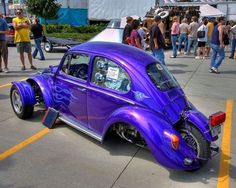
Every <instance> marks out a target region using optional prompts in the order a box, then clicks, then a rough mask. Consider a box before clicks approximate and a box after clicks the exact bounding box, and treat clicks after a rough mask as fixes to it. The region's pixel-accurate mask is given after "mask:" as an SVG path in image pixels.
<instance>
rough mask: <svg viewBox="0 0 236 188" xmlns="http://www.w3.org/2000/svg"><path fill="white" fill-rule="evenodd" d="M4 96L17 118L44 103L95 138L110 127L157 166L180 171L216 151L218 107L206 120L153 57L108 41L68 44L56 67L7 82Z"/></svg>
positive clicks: (221, 116)
mask: <svg viewBox="0 0 236 188" xmlns="http://www.w3.org/2000/svg"><path fill="white" fill-rule="evenodd" d="M10 98H11V104H12V108H13V110H14V112H15V113H16V115H17V116H18V117H19V118H21V119H26V118H29V117H31V116H32V113H33V109H34V105H35V104H36V103H44V105H45V106H46V108H48V109H54V110H55V111H57V112H58V113H59V119H60V120H62V121H64V122H65V123H67V124H68V125H70V126H72V127H74V128H76V129H78V130H80V131H82V132H84V133H86V134H88V135H90V136H91V137H93V138H95V139H97V140H99V141H100V142H103V141H104V138H105V137H106V135H108V134H109V133H110V132H115V133H117V134H118V135H119V136H120V137H122V138H123V139H125V140H127V141H129V142H132V143H134V144H136V145H138V146H141V147H146V146H147V147H148V148H149V149H150V151H151V153H152V154H153V156H154V157H155V159H156V160H157V161H158V162H159V163H160V164H162V165H163V166H165V167H168V168H173V169H182V170H193V169H198V168H200V167H201V166H202V165H203V164H205V163H206V162H207V161H208V160H209V159H210V158H211V156H212V154H213V151H217V149H218V147H213V142H214V141H216V140H217V139H218V135H219V132H220V127H221V123H222V122H223V121H224V116H225V114H224V113H218V114H217V115H213V116H212V117H211V118H210V119H211V121H209V119H208V118H206V117H205V116H204V115H203V114H202V113H201V112H199V111H198V110H197V109H196V108H195V107H194V106H193V104H191V103H190V102H189V101H188V100H187V98H186V96H185V94H184V92H183V90H182V89H181V87H180V86H179V84H178V82H177V81H176V79H175V78H174V77H173V75H172V74H170V73H169V71H168V70H167V68H166V67H165V66H164V65H161V64H160V63H159V62H158V61H157V60H156V59H155V58H154V57H153V56H151V55H149V54H147V53H146V52H144V51H142V50H140V49H137V48H135V47H131V46H128V45H124V44H117V43H111V42H87V43H83V44H80V45H78V46H75V47H72V48H71V49H69V50H68V51H67V52H66V53H65V55H64V56H63V58H62V60H61V62H60V64H59V65H58V66H51V67H50V68H49V69H46V70H44V71H43V72H41V73H38V74H37V75H34V76H32V77H30V78H28V79H27V80H25V81H15V82H13V83H12V88H11V92H10ZM212 122H213V123H212Z"/></svg>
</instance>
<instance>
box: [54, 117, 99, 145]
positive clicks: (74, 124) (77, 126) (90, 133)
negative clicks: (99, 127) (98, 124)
mask: <svg viewBox="0 0 236 188" xmlns="http://www.w3.org/2000/svg"><path fill="white" fill-rule="evenodd" d="M58 119H60V120H61V121H63V122H64V123H66V124H68V125H69V126H71V127H73V128H75V129H77V130H78V131H80V132H82V133H84V134H87V135H88V136H91V137H92V138H94V139H96V140H98V141H99V142H102V137H101V136H100V135H98V134H97V133H95V132H93V131H92V130H90V129H88V128H85V127H83V126H81V125H80V124H78V123H77V122H75V121H73V120H69V119H68V118H66V117H65V116H63V115H60V116H59V117H58Z"/></svg>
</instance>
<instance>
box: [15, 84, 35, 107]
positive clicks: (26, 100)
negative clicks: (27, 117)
mask: <svg viewBox="0 0 236 188" xmlns="http://www.w3.org/2000/svg"><path fill="white" fill-rule="evenodd" d="M12 85H13V86H15V87H16V88H17V90H18V91H19V94H20V97H21V100H22V104H23V105H24V106H31V105H35V104H36V102H37V101H36V99H35V94H34V90H33V88H32V87H31V85H30V83H28V82H27V81H15V82H12Z"/></svg>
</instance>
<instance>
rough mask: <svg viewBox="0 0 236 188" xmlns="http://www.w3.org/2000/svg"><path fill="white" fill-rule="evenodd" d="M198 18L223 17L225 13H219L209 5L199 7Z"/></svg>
mask: <svg viewBox="0 0 236 188" xmlns="http://www.w3.org/2000/svg"><path fill="white" fill-rule="evenodd" d="M200 12H201V14H200V16H201V17H208V16H213V17H217V16H225V13H223V12H221V11H220V10H219V9H217V8H214V7H212V6H211V5H208V4H206V5H202V6H200Z"/></svg>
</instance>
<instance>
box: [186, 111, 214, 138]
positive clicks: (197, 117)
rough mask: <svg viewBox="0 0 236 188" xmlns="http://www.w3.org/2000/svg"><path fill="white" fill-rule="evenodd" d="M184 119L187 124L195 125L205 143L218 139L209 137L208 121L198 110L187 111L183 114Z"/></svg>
mask: <svg viewBox="0 0 236 188" xmlns="http://www.w3.org/2000/svg"><path fill="white" fill-rule="evenodd" d="M185 118H186V120H187V121H188V122H190V123H191V124H193V125H195V127H196V128H197V129H198V130H199V131H200V132H201V133H202V135H203V136H204V138H205V139H206V140H207V141H209V142H213V141H215V140H217V139H218V136H216V137H212V136H211V132H210V127H209V119H208V118H207V117H206V116H204V115H203V114H202V113H201V112H199V111H198V110H189V111H187V112H185Z"/></svg>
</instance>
